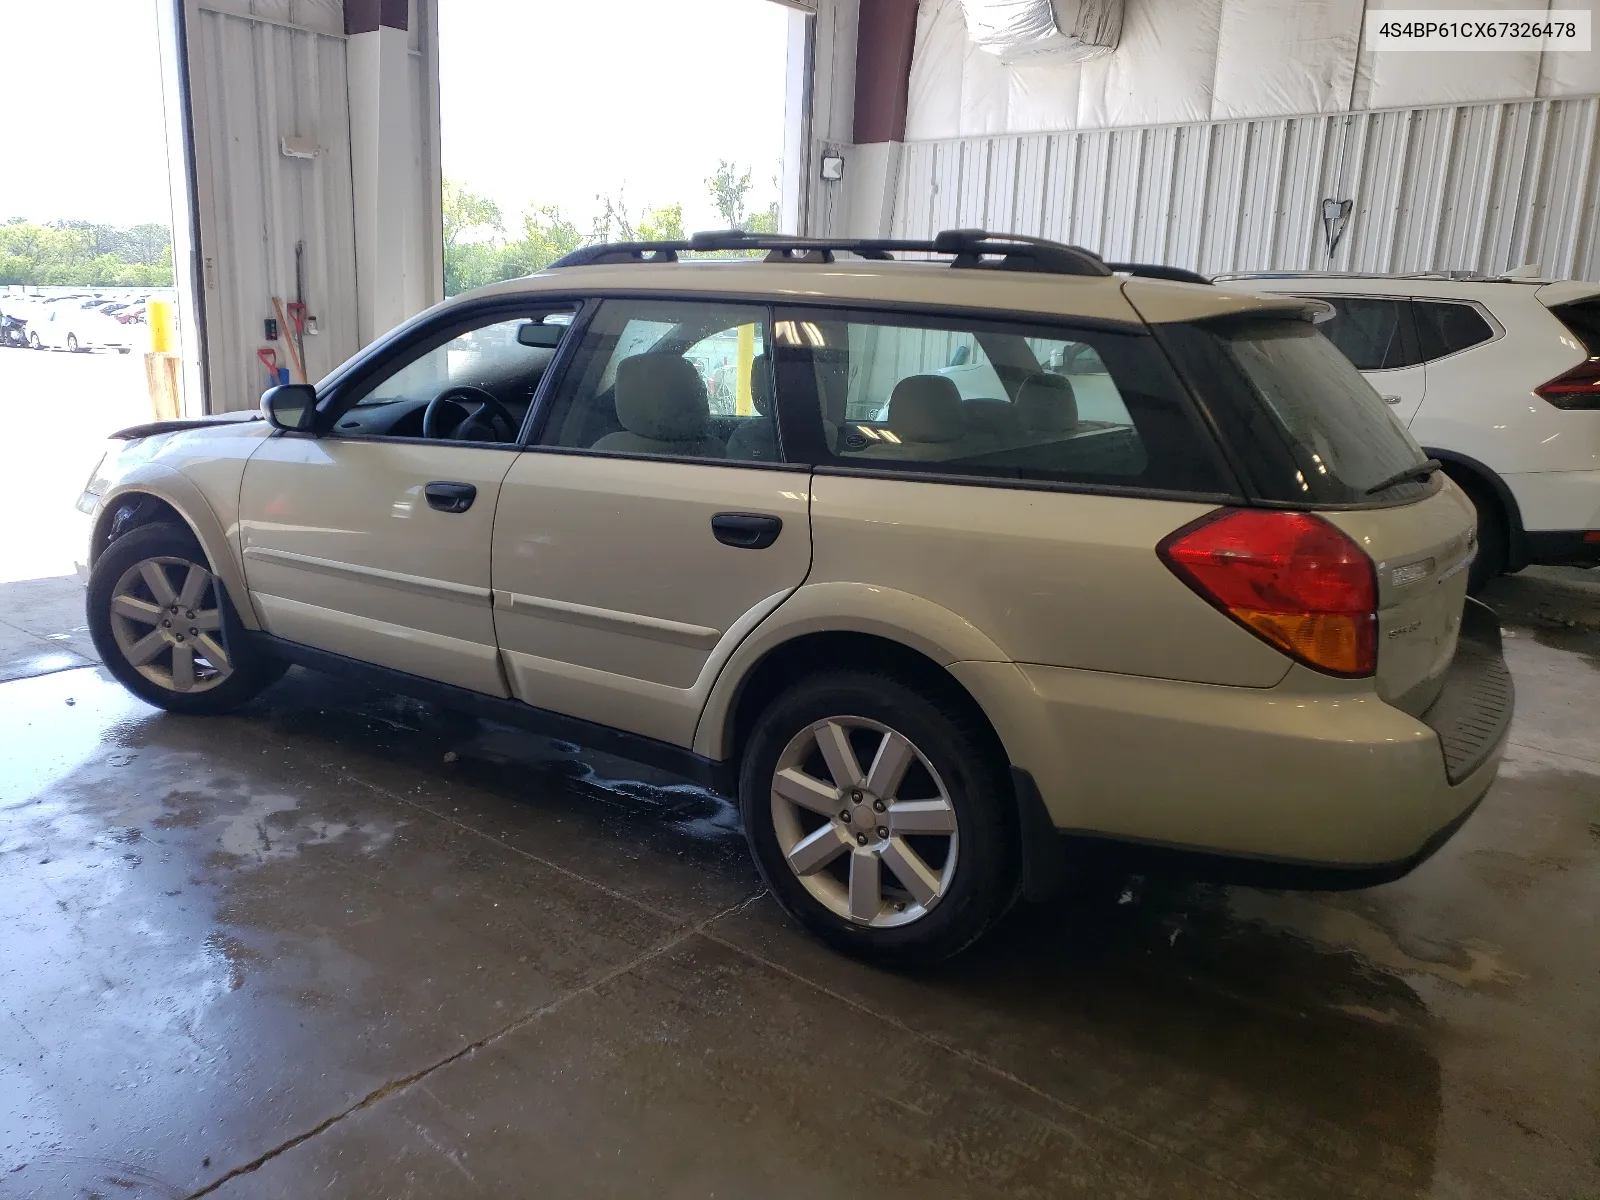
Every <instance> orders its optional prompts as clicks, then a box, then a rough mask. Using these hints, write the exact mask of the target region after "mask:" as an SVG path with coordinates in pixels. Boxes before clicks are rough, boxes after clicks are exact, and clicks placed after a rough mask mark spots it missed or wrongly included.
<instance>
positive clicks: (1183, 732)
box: [952, 602, 1513, 887]
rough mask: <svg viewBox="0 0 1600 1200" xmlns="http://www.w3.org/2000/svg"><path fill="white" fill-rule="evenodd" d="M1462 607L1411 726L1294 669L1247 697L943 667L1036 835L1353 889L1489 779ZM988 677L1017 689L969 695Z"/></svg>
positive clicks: (1185, 686) (1484, 680)
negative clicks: (1440, 675) (1452, 645)
mask: <svg viewBox="0 0 1600 1200" xmlns="http://www.w3.org/2000/svg"><path fill="white" fill-rule="evenodd" d="M1469 606H1470V609H1471V611H1472V620H1471V621H1470V622H1469V621H1464V622H1463V632H1462V648H1461V649H1460V650H1458V652H1457V657H1456V661H1455V663H1454V664H1453V665H1452V668H1451V671H1450V674H1449V677H1448V678H1447V679H1446V682H1445V686H1444V688H1443V690H1442V691H1441V694H1440V697H1439V699H1438V700H1437V701H1436V702H1435V704H1434V705H1433V707H1432V708H1431V709H1429V711H1428V712H1427V713H1425V714H1423V716H1422V717H1421V718H1417V717H1412V716H1410V715H1408V714H1407V713H1404V712H1402V711H1400V710H1399V709H1397V708H1394V707H1392V706H1390V705H1388V704H1386V703H1384V702H1383V701H1382V700H1380V699H1379V698H1378V697H1377V696H1376V695H1375V694H1374V693H1373V692H1372V691H1371V690H1370V685H1369V689H1368V690H1366V691H1362V690H1360V688H1359V687H1352V686H1351V685H1350V684H1349V683H1348V682H1345V681H1337V680H1331V679H1328V678H1327V677H1325V676H1321V675H1318V674H1316V673H1315V672H1312V671H1309V670H1306V669H1304V668H1296V669H1294V670H1292V671H1291V672H1290V673H1289V675H1288V676H1287V677H1286V678H1285V680H1284V682H1283V683H1281V684H1279V685H1278V686H1277V687H1274V688H1259V689H1258V688H1232V687H1214V686H1208V685H1204V684H1192V683H1181V682H1177V681H1173V680H1156V679H1142V678H1134V677H1128V676H1118V675H1109V674H1103V673H1097V672H1088V671H1074V670H1067V669H1063V668H1049V667H1020V666H1012V665H1011V664H978V663H959V664H956V665H955V666H954V667H953V668H952V670H953V671H955V673H956V674H957V675H958V676H959V677H961V678H962V679H963V682H967V683H968V686H969V687H971V688H972V690H973V693H974V695H976V696H978V699H979V701H980V703H983V704H984V705H985V708H986V709H987V710H988V711H989V712H990V715H991V717H992V718H993V719H994V720H995V725H996V728H997V729H998V730H999V732H1000V735H1001V738H1002V741H1004V742H1005V745H1006V748H1007V750H1008V752H1009V753H1010V755H1011V758H1012V762H1013V763H1014V764H1015V766H1016V767H1017V768H1019V769H1020V771H1021V772H1022V773H1023V774H1024V775H1025V776H1026V780H1031V781H1032V783H1031V786H1032V787H1034V788H1036V790H1037V795H1038V800H1037V804H1038V812H1037V820H1036V822H1035V824H1034V825H1033V828H1034V829H1038V828H1040V827H1044V826H1047V827H1049V828H1053V829H1054V830H1055V831H1057V832H1058V833H1061V834H1065V835H1068V836H1069V837H1070V838H1071V839H1073V841H1074V842H1076V843H1080V844H1084V843H1087V844H1098V845H1100V846H1101V848H1102V849H1109V846H1108V844H1109V843H1112V842H1114V843H1116V844H1117V846H1118V847H1119V848H1120V849H1121V850H1124V851H1131V850H1137V851H1139V852H1140V855H1141V856H1150V855H1156V856H1167V857H1172V856H1178V855H1182V856H1185V857H1186V858H1193V857H1194V856H1197V855H1198V856H1200V857H1201V858H1203V859H1221V860H1227V862H1228V863H1229V864H1231V865H1232V866H1233V867H1234V868H1237V869H1235V870H1232V871H1229V872H1226V874H1228V875H1229V876H1230V877H1241V876H1243V875H1250V874H1253V875H1254V876H1255V877H1256V878H1257V879H1260V880H1262V881H1265V879H1266V878H1267V877H1269V876H1270V877H1273V879H1274V881H1275V882H1274V884H1273V885H1274V886H1290V885H1291V884H1290V882H1289V881H1290V880H1293V879H1299V880H1301V881H1303V882H1301V883H1298V884H1294V886H1319V887H1327V886H1343V887H1349V886H1365V885H1367V884H1369V883H1372V882H1378V881H1381V880H1383V879H1392V878H1396V877H1397V876H1398V875H1401V874H1404V873H1405V872H1406V871H1408V870H1410V869H1411V868H1412V867H1414V866H1415V865H1416V864H1417V863H1418V862H1420V861H1422V859H1423V858H1425V857H1427V855H1428V854H1430V853H1432V851H1433V850H1434V849H1437V847H1438V846H1439V845H1441V844H1442V843H1443V841H1444V840H1445V839H1446V838H1448V837H1449V835H1450V834H1451V833H1453V832H1454V830H1455V829H1456V828H1458V827H1459V825H1460V824H1461V823H1462V822H1463V821H1465V820H1466V817H1467V815H1468V814H1469V813H1470V812H1471V810H1472V809H1473V807H1474V806H1475V805H1476V804H1477V803H1478V801H1479V800H1480V799H1481V798H1482V797H1483V795H1484V793H1485V792H1486V791H1488V789H1489V785H1490V784H1491V783H1492V782H1493V781H1494V777H1495V773H1496V771H1497V769H1498V766H1499V761H1500V756H1501V754H1502V752H1503V750H1504V746H1505V739H1506V735H1507V732H1508V729H1509V725H1510V718H1511V711H1512V706H1513V695H1512V691H1511V687H1510V677H1509V674H1507V673H1506V672H1505V664H1504V659H1503V657H1502V655H1501V653H1500V648H1499V627H1498V624H1497V623H1496V622H1495V618H1494V616H1493V614H1492V613H1490V612H1489V611H1488V610H1487V609H1484V608H1483V607H1482V606H1481V605H1477V604H1476V603H1475V602H1469ZM1469 624H1470V625H1471V626H1472V629H1471V630H1469V629H1468V625H1469ZM994 668H1009V669H1010V670H1012V671H1015V672H1016V677H1017V678H1019V679H1020V680H1021V681H1022V686H1023V687H1024V688H1026V690H1027V693H1028V694H1027V695H1026V696H1022V697H1012V698H1009V699H1006V700H996V698H995V697H993V696H992V695H991V696H985V695H984V694H983V692H984V690H985V685H986V684H992V683H995V682H997V681H998V680H1000V679H1001V678H1003V673H1002V671H1001V670H998V669H994ZM991 701H994V702H995V704H996V707H998V710H999V711H998V712H997V711H996V707H991ZM1026 780H1023V779H1021V778H1020V777H1019V792H1021V791H1025V790H1026V789H1027V788H1028V787H1029V786H1030V785H1029V784H1028V783H1027V782H1026ZM1019 799H1022V800H1023V803H1024V808H1025V809H1026V807H1027V803H1028V802H1027V799H1026V797H1024V796H1021V795H1019ZM1024 818H1025V828H1027V821H1026V818H1027V814H1026V812H1025V813H1024ZM1210 873H1212V874H1215V872H1210ZM1318 876H1320V878H1318ZM1340 880H1343V881H1344V882H1342V883H1341V882H1339V881H1340Z"/></svg>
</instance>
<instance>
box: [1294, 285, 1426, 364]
mask: <svg viewBox="0 0 1600 1200" xmlns="http://www.w3.org/2000/svg"><path fill="white" fill-rule="evenodd" d="M1317 298H1318V299H1319V300H1326V301H1327V302H1328V303H1329V304H1331V305H1333V310H1334V314H1335V315H1334V316H1333V317H1332V318H1331V319H1329V320H1327V321H1324V322H1323V323H1322V324H1321V326H1320V328H1321V330H1322V332H1323V334H1324V335H1326V337H1327V339H1328V340H1329V341H1330V342H1332V343H1333V344H1334V345H1335V346H1337V347H1339V349H1340V350H1341V351H1343V352H1344V356H1345V357H1346V358H1348V359H1349V360H1350V361H1351V362H1353V363H1354V364H1355V365H1356V369H1357V370H1360V371H1389V370H1393V369H1395V368H1396V367H1409V366H1414V365H1415V363H1416V359H1415V358H1414V356H1413V355H1411V354H1409V353H1407V350H1406V345H1405V338H1404V336H1403V334H1402V332H1401V330H1402V320H1401V318H1402V309H1401V305H1402V304H1403V303H1404V301H1401V300H1377V299H1368V298H1366V297H1362V296H1319V297H1317Z"/></svg>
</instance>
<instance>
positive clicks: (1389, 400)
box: [1383, 396, 1400, 404]
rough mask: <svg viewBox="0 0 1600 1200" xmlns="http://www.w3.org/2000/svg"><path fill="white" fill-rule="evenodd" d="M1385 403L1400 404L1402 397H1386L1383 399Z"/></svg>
mask: <svg viewBox="0 0 1600 1200" xmlns="http://www.w3.org/2000/svg"><path fill="white" fill-rule="evenodd" d="M1383 402H1384V403H1385V404H1399V403H1400V397H1399V396H1385V397H1384V398H1383Z"/></svg>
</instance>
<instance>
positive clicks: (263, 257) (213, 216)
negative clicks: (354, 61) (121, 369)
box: [187, 0, 359, 412]
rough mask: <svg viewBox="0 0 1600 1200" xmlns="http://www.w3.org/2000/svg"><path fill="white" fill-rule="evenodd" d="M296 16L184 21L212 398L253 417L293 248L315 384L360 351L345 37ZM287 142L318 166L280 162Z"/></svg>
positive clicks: (280, 348) (199, 15) (208, 11)
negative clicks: (306, 141)
mask: <svg viewBox="0 0 1600 1200" xmlns="http://www.w3.org/2000/svg"><path fill="white" fill-rule="evenodd" d="M258 3H259V0H258ZM218 7H221V5H219V6H218ZM229 7H234V8H237V7H239V6H238V5H237V3H235V4H232V5H229ZM285 7H286V6H285ZM288 15H289V14H288V13H287V12H286V13H285V14H284V16H283V17H279V16H278V14H277V13H273V14H272V15H271V16H268V15H266V14H265V13H260V12H258V13H257V14H255V15H251V16H240V15H235V14H233V13H225V12H219V11H217V10H216V9H215V8H213V7H211V6H210V5H199V4H193V3H191V6H190V8H189V13H188V18H187V21H188V38H189V51H190V52H189V62H190V77H189V83H190V97H191V103H192V105H193V108H194V112H195V120H194V128H195V147H194V150H195V186H196V191H197V197H196V198H197V202H198V204H197V207H198V210H199V217H200V224H201V255H202V268H201V277H202V280H203V288H204V297H203V306H204V320H205V335H206V358H207V363H208V367H209V371H208V375H209V393H210V396H209V399H210V407H211V409H212V411H217V412H224V411H229V410H236V409H243V408H251V407H253V406H254V405H255V404H256V403H257V402H258V400H259V398H260V395H261V392H262V389H263V388H264V387H266V386H267V382H268V380H267V376H266V372H265V370H264V368H263V367H262V366H261V365H260V363H259V362H258V361H257V358H256V351H257V349H258V348H260V347H262V346H268V345H271V344H272V343H268V342H266V341H264V340H262V334H263V330H262V321H263V320H264V319H265V318H267V317H271V316H272V315H273V307H272V297H273V296H277V297H279V298H281V299H282V300H283V301H284V302H285V303H287V302H288V301H290V300H292V299H293V298H294V289H295V259H294V250H295V244H296V243H297V242H299V241H304V242H305V284H306V299H307V304H308V311H309V312H310V313H312V314H314V315H316V316H317V318H318V333H317V335H316V336H314V337H307V338H306V339H305V352H306V373H307V375H308V377H309V378H310V379H311V381H312V382H315V381H316V380H317V379H318V378H319V377H320V376H321V375H323V374H324V373H326V372H327V371H328V370H330V369H331V368H332V367H333V366H335V365H336V364H338V363H340V362H342V361H343V360H344V359H345V358H347V357H349V356H350V355H351V354H353V353H354V352H355V351H356V350H357V349H359V342H358V340H357V336H356V321H355V315H356V263H355V228H354V216H353V213H354V201H353V197H352V189H351V170H350V116H349V98H348V92H347V82H346V75H345V42H344V35H343V33H342V30H341V32H338V33H333V32H312V31H310V30H308V29H305V28H299V27H295V26H293V25H290V24H287V23H280V21H283V20H284V19H285V18H287V16H288ZM294 15H296V16H298V15H300V14H299V13H295V14H294ZM319 15H321V14H319ZM318 24H319V25H320V24H322V23H321V22H319V23H318ZM323 27H324V28H326V25H323ZM283 135H298V136H300V137H306V138H312V139H315V141H316V142H317V144H318V146H319V152H318V154H317V156H316V157H315V158H313V159H297V158H289V157H286V156H285V155H283V154H282V153H281V150H280V145H279V138H280V137H281V136H283ZM276 349H277V354H278V363H279V365H280V366H288V365H289V359H288V351H287V346H286V343H285V341H284V340H282V339H281V338H280V340H279V341H278V342H277V344H276Z"/></svg>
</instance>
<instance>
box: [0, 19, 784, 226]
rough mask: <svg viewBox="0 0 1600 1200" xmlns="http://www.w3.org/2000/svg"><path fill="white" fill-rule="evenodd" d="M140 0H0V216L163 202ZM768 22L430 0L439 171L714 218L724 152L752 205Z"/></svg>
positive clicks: (582, 214) (124, 213) (151, 206)
mask: <svg viewBox="0 0 1600 1200" xmlns="http://www.w3.org/2000/svg"><path fill="white" fill-rule="evenodd" d="M157 3H158V0H0V9H3V10H4V14H5V15H4V21H3V28H4V40H5V44H6V51H7V52H6V55H5V59H6V65H5V70H4V74H3V75H0V95H4V96H5V98H6V100H7V101H8V104H7V109H8V111H9V112H10V113H11V114H12V116H13V118H16V117H17V115H18V114H19V113H20V112H29V113H32V114H34V115H33V117H31V118H30V119H28V120H27V122H26V127H27V129H28V131H29V132H28V134H27V135H26V136H19V135H18V134H17V129H18V128H19V127H18V126H16V125H15V123H13V125H12V135H11V136H8V137H7V138H6V145H5V153H4V155H3V156H0V220H5V219H7V218H10V217H26V218H29V219H31V220H38V221H46V220H61V219H81V220H88V221H96V222H103V223H106V224H114V225H134V224H138V223H140V222H144V221H156V222H161V223H163V224H164V223H167V222H168V221H169V220H170V213H171V207H170V199H169V195H168V186H167V165H166V144H165V136H164V126H163V124H162V97H161V74H160V65H159V58H158V53H157V41H156V17H155V13H156V4H157ZM788 28H789V10H787V9H785V8H783V7H782V6H780V5H778V4H773V3H769V2H767V0H673V2H672V3H666V2H664V0H439V43H440V53H439V58H440V62H439V92H440V100H439V107H440V126H441V130H440V145H441V151H442V158H443V161H444V172H445V175H446V176H448V177H449V178H451V179H453V180H457V181H459V182H461V183H462V184H464V185H465V186H467V187H468V188H470V189H472V190H474V191H478V192H482V193H485V194H487V195H489V196H490V197H491V198H492V199H494V200H495V201H496V202H497V203H499V205H500V206H501V209H502V210H503V211H504V212H505V213H506V216H507V218H508V223H509V224H510V225H512V227H513V228H514V227H515V224H516V216H517V215H518V214H520V213H521V212H522V211H523V210H524V209H525V208H527V207H528V206H530V205H544V204H557V205H560V206H561V207H562V208H563V209H565V210H566V211H567V212H568V214H569V215H570V216H572V217H573V218H575V219H576V220H577V221H578V222H579V224H580V226H581V227H583V228H587V226H588V220H589V218H590V217H591V216H592V215H593V214H594V212H595V211H596V203H595V196H596V194H597V193H600V192H605V193H608V194H611V195H613V196H615V195H617V194H619V193H620V194H622V195H623V197H624V199H625V202H626V205H627V209H628V211H629V213H630V214H632V215H634V216H637V215H638V213H639V211H640V210H641V209H642V208H644V207H647V206H651V205H656V204H663V203H671V202H673V201H680V200H681V201H682V202H683V205H684V212H685V224H686V225H687V226H688V228H690V229H696V228H715V227H716V226H718V225H719V224H720V222H719V221H718V220H717V219H716V217H715V210H714V209H713V208H712V206H711V200H710V196H709V194H708V193H707V191H706V186H705V179H706V177H707V176H708V175H710V174H711V172H712V171H714V170H715V169H716V166H717V161H718V159H719V158H728V159H732V160H734V161H736V162H738V163H739V164H741V166H743V167H748V168H750V170H751V172H752V174H751V182H752V184H753V187H752V189H751V194H750V198H749V207H750V208H751V209H752V210H756V209H760V208H764V207H765V206H766V204H767V202H768V201H770V200H772V199H775V198H776V196H777V190H776V187H775V185H774V183H773V177H774V176H775V175H776V174H777V173H778V171H779V169H780V165H779V163H780V159H781V156H782V152H783V116H784V112H783V105H784V82H785V80H784V76H785V61H786V49H787V44H788V43H787V38H788ZM684 130H688V131H690V132H689V133H687V134H684V133H682V132H680V131H684Z"/></svg>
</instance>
